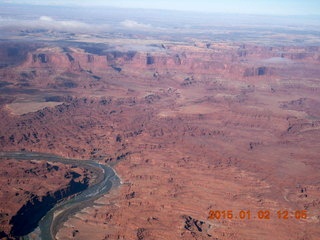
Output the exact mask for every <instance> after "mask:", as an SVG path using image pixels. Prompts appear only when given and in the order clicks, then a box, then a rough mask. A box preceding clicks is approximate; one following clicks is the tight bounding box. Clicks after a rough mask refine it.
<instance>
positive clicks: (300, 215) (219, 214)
mask: <svg viewBox="0 0 320 240" xmlns="http://www.w3.org/2000/svg"><path fill="white" fill-rule="evenodd" d="M272 218H277V219H282V220H288V219H296V220H301V219H307V210H296V211H289V210H278V211H271V210H265V209H264V210H258V211H250V210H240V211H232V210H221V211H220V210H210V212H209V216H208V219H212V220H223V219H230V220H233V219H240V220H251V219H257V220H270V219H272Z"/></svg>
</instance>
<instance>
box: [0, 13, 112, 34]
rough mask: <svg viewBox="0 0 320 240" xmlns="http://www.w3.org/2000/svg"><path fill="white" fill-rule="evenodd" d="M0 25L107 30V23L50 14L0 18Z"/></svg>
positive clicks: (89, 30) (20, 27)
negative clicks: (68, 18) (34, 17)
mask: <svg viewBox="0 0 320 240" xmlns="http://www.w3.org/2000/svg"><path fill="white" fill-rule="evenodd" d="M0 27H2V28H13V29H21V30H25V29H46V30H55V31H67V32H69V31H70V32H89V33H90V32H97V31H104V30H107V29H108V28H110V27H109V25H107V24H101V25H97V24H95V25H92V24H88V23H84V22H81V21H74V20H55V19H54V18H52V17H50V16H41V17H39V18H38V19H36V20H22V19H13V18H1V17H0Z"/></svg>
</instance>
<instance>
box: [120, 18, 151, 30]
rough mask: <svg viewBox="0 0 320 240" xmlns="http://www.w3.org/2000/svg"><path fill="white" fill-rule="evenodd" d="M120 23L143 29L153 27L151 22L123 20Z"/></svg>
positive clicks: (127, 26) (128, 26)
mask: <svg viewBox="0 0 320 240" xmlns="http://www.w3.org/2000/svg"><path fill="white" fill-rule="evenodd" d="M120 25H121V26H122V27H125V28H131V29H141V30H144V29H150V28H152V26H151V25H150V24H144V23H139V22H136V21H133V20H125V21H122V22H121V23H120Z"/></svg>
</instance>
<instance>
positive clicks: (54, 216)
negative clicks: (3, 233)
mask: <svg viewBox="0 0 320 240" xmlns="http://www.w3.org/2000/svg"><path fill="white" fill-rule="evenodd" d="M0 158H10V159H16V160H46V161H50V162H60V163H64V164H73V165H77V166H81V167H86V168H89V169H95V170H96V172H97V173H98V178H97V180H96V182H95V183H94V184H93V185H91V186H89V187H88V188H87V189H85V190H84V191H82V192H81V193H79V194H78V195H76V196H75V197H73V198H71V199H66V200H64V201H62V202H60V203H58V204H57V205H56V206H54V207H53V208H52V209H51V210H50V211H49V212H47V214H46V215H45V216H44V217H43V218H42V219H41V220H40V222H39V228H40V234H38V233H36V232H34V233H35V234H36V235H39V236H38V237H39V238H40V239H43V240H54V239H55V235H56V234H57V232H58V231H59V228H60V227H61V226H62V225H63V223H64V222H65V221H66V220H67V219H68V217H70V216H72V215H74V214H75V213H77V212H79V211H80V210H81V209H83V208H85V207H87V206H91V205H92V204H93V202H94V201H95V200H96V199H98V198H99V197H101V196H103V195H104V194H106V193H107V192H108V191H110V189H111V188H112V187H116V186H119V185H120V179H119V178H118V176H117V175H116V173H115V172H114V170H113V169H112V168H111V167H109V166H105V165H102V164H99V163H97V162H95V161H92V160H76V159H67V158H62V157H59V156H56V155H52V154H46V153H34V152H0ZM33 235H34V234H33ZM28 236H30V234H29V235H28ZM28 236H25V237H24V239H29V237H28Z"/></svg>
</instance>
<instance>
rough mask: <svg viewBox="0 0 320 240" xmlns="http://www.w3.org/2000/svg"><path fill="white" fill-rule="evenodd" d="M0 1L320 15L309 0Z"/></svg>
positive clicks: (6, 1)
mask: <svg viewBox="0 0 320 240" xmlns="http://www.w3.org/2000/svg"><path fill="white" fill-rule="evenodd" d="M0 4H23V5H42V6H69V7H115V8H132V9H155V10H174V11H177V10H178V11H192V12H206V13H226V14H255V15H282V16H289V15H320V1H316V0H309V1H301V0H282V1H277V0H260V1H253V0H244V1H237V0H224V1H223V2H221V1H210V0H198V1H196V2H195V1H191V0H184V1H183V0H176V1H174V2H173V1H170V0H158V1H155V2H150V1H146V0H136V1H129V0H118V1H116V2H115V1H103V0H92V1H76V0H63V1H59V0H56V1H53V0H43V1H40V0H31V1H26V0H0Z"/></svg>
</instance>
